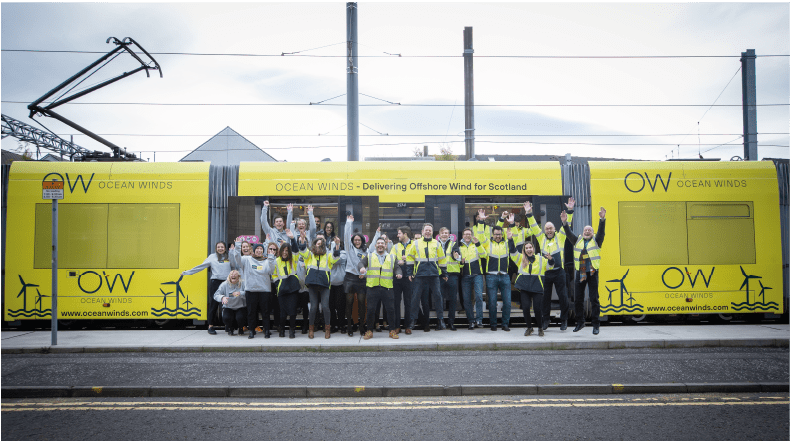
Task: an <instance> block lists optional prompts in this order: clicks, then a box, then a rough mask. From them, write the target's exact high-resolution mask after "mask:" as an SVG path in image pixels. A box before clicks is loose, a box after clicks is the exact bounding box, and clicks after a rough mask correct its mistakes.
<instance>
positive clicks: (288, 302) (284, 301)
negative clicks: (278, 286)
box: [277, 292, 299, 331]
mask: <svg viewBox="0 0 790 441" xmlns="http://www.w3.org/2000/svg"><path fill="white" fill-rule="evenodd" d="M277 300H278V301H279V303H280V326H281V327H284V326H285V319H286V317H288V318H290V325H291V327H290V329H291V330H292V331H293V330H294V329H296V304H297V303H298V302H299V293H298V292H289V293H285V294H280V295H279V296H277Z"/></svg>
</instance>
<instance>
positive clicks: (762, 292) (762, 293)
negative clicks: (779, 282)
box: [754, 280, 773, 303]
mask: <svg viewBox="0 0 790 441" xmlns="http://www.w3.org/2000/svg"><path fill="white" fill-rule="evenodd" d="M757 282H758V283H760V288H762V289H761V290H760V294H757V295H758V296H762V297H763V303H765V290H766V289H773V288H771V287H770V286H763V282H762V281H761V280H758V281H757ZM754 300H757V296H755V298H754Z"/></svg>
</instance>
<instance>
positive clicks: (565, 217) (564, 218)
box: [560, 210, 568, 224]
mask: <svg viewBox="0 0 790 441" xmlns="http://www.w3.org/2000/svg"><path fill="white" fill-rule="evenodd" d="M560 220H561V221H562V223H563V224H566V223H568V213H566V212H565V210H562V213H560Z"/></svg>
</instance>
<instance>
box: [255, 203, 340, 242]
mask: <svg viewBox="0 0 790 441" xmlns="http://www.w3.org/2000/svg"><path fill="white" fill-rule="evenodd" d="M269 204H270V205H269V207H270V214H269V219H268V221H269V225H272V226H274V224H273V222H274V214H273V213H276V214H278V215H281V216H282V217H283V220H285V219H288V204H293V205H294V207H293V222H294V223H295V222H297V221H298V220H299V219H304V220H305V221H306V222H307V225H308V228H309V226H310V219H309V218H308V214H307V206H308V205H312V206H313V216H315V217H318V222H317V223H316V231H321V230H323V229H324V225H326V223H327V222H332V223H333V224H334V225H335V233H337V229H338V228H339V227H338V225H339V223H338V221H339V219H338V214H337V213H338V210H337V198H336V197H308V198H305V197H300V198H296V199H295V198H281V197H276V198H275V197H273V198H270V199H269ZM344 220H345V218H344ZM286 228H290V225H286ZM264 236H265V234H264ZM261 240H265V237H262V238H261Z"/></svg>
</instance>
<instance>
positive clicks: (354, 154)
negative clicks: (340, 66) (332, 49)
mask: <svg viewBox="0 0 790 441" xmlns="http://www.w3.org/2000/svg"><path fill="white" fill-rule="evenodd" d="M346 37H347V38H346V53H347V55H346V58H347V63H346V110H347V127H348V130H347V137H348V144H347V145H348V160H349V161H359V84H358V80H359V72H358V71H357V68H358V66H357V55H358V46H357V42H358V41H357V4H356V3H355V2H349V3H346Z"/></svg>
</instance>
